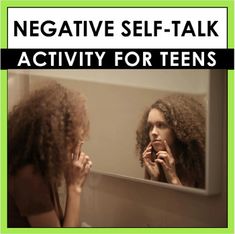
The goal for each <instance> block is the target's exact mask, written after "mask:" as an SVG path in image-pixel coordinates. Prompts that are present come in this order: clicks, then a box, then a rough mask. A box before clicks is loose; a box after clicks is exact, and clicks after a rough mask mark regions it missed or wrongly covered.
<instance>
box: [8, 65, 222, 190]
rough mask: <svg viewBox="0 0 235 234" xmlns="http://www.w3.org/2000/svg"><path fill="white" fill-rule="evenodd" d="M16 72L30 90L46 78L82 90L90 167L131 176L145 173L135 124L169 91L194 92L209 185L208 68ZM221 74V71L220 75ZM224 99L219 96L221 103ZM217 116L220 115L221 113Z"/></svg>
mask: <svg viewBox="0 0 235 234" xmlns="http://www.w3.org/2000/svg"><path fill="white" fill-rule="evenodd" d="M18 73H21V76H22V74H23V75H24V76H25V74H27V76H28V86H29V92H32V91H33V90H35V89H37V88H40V87H42V86H43V85H45V84H46V83H47V82H48V81H49V80H56V81H57V82H59V83H61V84H62V85H64V86H66V87H68V88H71V89H75V90H79V91H80V92H81V93H82V94H83V95H84V96H86V99H87V106H88V114H89V118H90V137H89V139H88V141H86V142H85V144H84V146H83V150H84V151H86V153H87V154H89V155H90V157H91V158H92V161H93V171H94V172H98V173H102V174H108V175H116V176H124V177H128V178H133V179H134V178H137V179H144V178H145V176H144V175H145V169H144V167H141V166H140V161H139V156H138V155H137V153H136V150H135V145H136V130H137V128H138V125H139V122H140V120H141V118H142V115H143V113H144V111H145V110H146V108H148V107H149V106H150V105H151V104H153V103H154V102H155V101H156V100H157V99H159V98H162V97H165V96H168V95H171V94H187V95H192V96H194V98H195V99H197V100H198V101H199V102H200V103H202V104H203V105H204V107H205V113H204V114H205V116H206V129H205V130H206V135H205V141H206V156H205V164H206V169H205V170H206V171H205V175H206V177H207V178H206V180H205V183H206V184H205V190H206V191H207V188H208V186H209V184H208V183H209V182H208V178H209V177H210V173H209V171H208V168H209V167H210V163H209V161H210V159H209V157H208V155H209V150H210V148H209V147H208V143H209V141H208V139H209V138H208V134H209V130H210V124H209V123H210V122H208V119H209V117H210V116H209V113H210V111H209V109H210V108H211V106H212V105H208V103H209V101H210V100H211V99H210V98H211V95H212V94H213V92H214V91H213V92H212V90H214V88H212V87H211V86H213V85H214V83H216V82H212V81H211V80H212V79H211V71H210V70H190V69H189V70H27V71H21V72H19V71H12V72H11V73H10V74H9V77H11V76H14V75H15V76H16V74H18ZM216 74H217V73H216ZM223 74H224V73H222V75H221V74H220V75H219V77H222V78H223V77H224V76H223ZM217 80H218V79H217ZM222 80H224V79H222ZM222 82H223V81H222ZM217 83H218V82H217ZM215 86H216V87H217V86H218V87H219V86H220V84H216V85H215ZM9 91H10V89H9ZM9 95H11V93H10V92H9ZM9 100H11V98H9ZM220 102H221V101H220ZM223 104H224V103H223V101H222V103H221V106H222V105H223ZM221 108H222V107H221ZM218 118H219V120H218V121H221V117H218ZM213 124H216V123H213ZM218 131H220V130H218ZM219 147H220V148H221V144H220V146H219ZM215 187H217V185H216V186H215ZM212 190H213V189H212Z"/></svg>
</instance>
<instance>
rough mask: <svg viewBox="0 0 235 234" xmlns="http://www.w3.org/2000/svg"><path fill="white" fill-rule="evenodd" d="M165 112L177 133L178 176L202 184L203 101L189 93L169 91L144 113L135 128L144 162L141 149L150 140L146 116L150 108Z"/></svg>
mask: <svg viewBox="0 0 235 234" xmlns="http://www.w3.org/2000/svg"><path fill="white" fill-rule="evenodd" d="M154 108H155V109H158V110H159V111H161V112H162V113H163V114H164V117H165V120H166V122H167V123H168V125H169V127H170V128H171V129H172V130H173V131H174V133H175V135H176V140H177V145H180V151H181V154H180V155H178V158H177V162H178V163H177V165H176V170H177V174H178V176H179V178H180V179H182V180H185V177H186V178H188V179H189V180H190V181H191V180H192V181H193V183H194V184H193V186H195V187H201V188H202V187H204V186H205V181H204V180H205V110H204V107H203V105H202V104H200V103H199V102H198V101H196V100H195V99H193V98H192V96H189V95H171V96H168V97H165V98H162V99H159V100H157V101H156V102H155V103H154V104H153V105H152V106H151V107H150V108H149V109H148V110H147V111H146V112H145V113H144V115H143V117H142V120H141V123H140V125H139V128H138V129H137V132H136V133H137V137H136V139H137V144H136V149H137V152H138V154H139V156H140V161H141V165H143V159H142V153H143V152H144V150H145V148H146V146H147V145H148V144H149V141H150V139H149V129H148V126H147V118H148V114H149V112H150V110H151V109H154ZM181 177H182V178H181Z"/></svg>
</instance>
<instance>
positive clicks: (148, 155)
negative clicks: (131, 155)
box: [143, 142, 160, 181]
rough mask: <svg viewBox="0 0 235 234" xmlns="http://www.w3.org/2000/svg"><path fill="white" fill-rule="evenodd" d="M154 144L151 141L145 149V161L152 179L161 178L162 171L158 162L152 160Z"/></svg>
mask: <svg viewBox="0 0 235 234" xmlns="http://www.w3.org/2000/svg"><path fill="white" fill-rule="evenodd" d="M152 148H153V146H152V145H151V142H150V143H149V144H148V146H147V147H146V149H145V151H144V152H143V161H144V165H145V168H146V170H147V172H148V174H149V175H150V179H152V180H157V181H158V180H159V176H160V172H159V167H158V164H157V162H154V161H152V150H153V149H152Z"/></svg>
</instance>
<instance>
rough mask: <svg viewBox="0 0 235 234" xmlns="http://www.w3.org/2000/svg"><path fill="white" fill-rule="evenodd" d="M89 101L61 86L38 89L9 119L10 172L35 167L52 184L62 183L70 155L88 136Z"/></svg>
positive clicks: (55, 84) (54, 85)
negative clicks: (87, 108) (87, 103)
mask: <svg viewBox="0 0 235 234" xmlns="http://www.w3.org/2000/svg"><path fill="white" fill-rule="evenodd" d="M88 128H89V122H88V118H87V114H86V109H85V102H84V99H83V97H82V96H81V95H80V94H79V93H75V92H72V91H69V90H67V89H66V88H64V87H62V86H61V85H59V84H57V83H53V84H50V85H48V86H47V87H45V88H44V89H40V90H37V91H36V92H35V93H34V94H32V95H31V96H30V97H29V98H28V99H26V100H24V101H23V102H21V103H20V104H19V105H17V106H16V107H15V108H14V109H13V111H12V112H11V113H10V115H9V120H8V157H9V158H8V163H9V172H10V173H11V174H15V173H16V172H17V170H18V169H20V168H21V167H23V166H25V165H26V164H33V165H34V166H35V168H36V169H37V170H39V171H40V172H41V174H42V175H43V176H44V177H45V178H46V179H48V180H49V181H51V182H52V181H54V182H59V181H60V179H61V176H62V175H63V171H64V169H65V167H66V165H68V162H69V160H71V159H70V157H68V152H69V153H70V152H72V150H74V149H75V147H76V145H77V144H78V142H79V141H81V140H82V139H83V138H84V137H86V136H87V134H88Z"/></svg>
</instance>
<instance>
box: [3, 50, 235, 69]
mask: <svg viewBox="0 0 235 234" xmlns="http://www.w3.org/2000/svg"><path fill="white" fill-rule="evenodd" d="M1 69H234V50H233V49H2V50H1Z"/></svg>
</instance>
